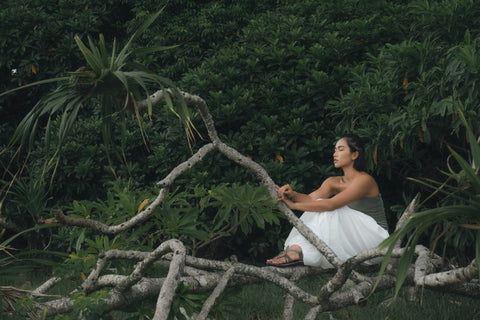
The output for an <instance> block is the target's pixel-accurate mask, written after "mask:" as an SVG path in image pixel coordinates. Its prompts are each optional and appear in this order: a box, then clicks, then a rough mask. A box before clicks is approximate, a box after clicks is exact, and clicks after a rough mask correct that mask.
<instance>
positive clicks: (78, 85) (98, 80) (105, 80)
mask: <svg viewBox="0 0 480 320" xmlns="http://www.w3.org/2000/svg"><path fill="white" fill-rule="evenodd" d="M162 11H163V9H162V10H160V11H158V12H157V13H155V14H153V15H152V16H151V17H150V18H149V19H147V20H146V21H145V22H144V23H143V24H142V25H141V27H140V28H139V29H138V30H137V31H136V32H135V33H134V34H133V35H132V37H131V38H130V39H129V41H128V42H127V43H126V45H125V46H124V47H123V48H121V50H118V48H117V46H118V45H117V43H116V41H114V42H113V46H112V49H111V51H108V50H107V46H106V43H105V39H104V37H103V35H102V34H100V36H99V41H98V44H97V45H96V44H95V43H94V41H93V40H92V39H91V38H90V37H89V38H88V46H87V45H86V44H85V43H84V42H83V41H82V40H81V39H80V37H78V36H75V42H76V44H77V45H78V48H79V49H80V50H81V52H82V54H83V57H84V58H85V62H86V65H85V66H83V67H81V68H79V69H78V70H76V71H74V72H70V73H68V74H67V75H66V76H64V77H59V78H54V79H48V80H43V81H38V82H35V83H32V84H28V85H25V86H23V87H20V88H16V89H14V90H10V91H8V92H5V93H3V94H1V95H5V94H8V93H11V92H13V91H17V90H21V89H26V88H28V87H31V86H35V85H41V84H46V83H52V82H57V83H59V85H58V87H57V88H56V89H55V90H54V91H53V92H51V93H48V94H47V95H45V96H44V97H42V98H41V99H40V100H39V101H38V103H37V104H36V105H35V106H34V107H33V108H32V110H31V111H30V112H29V113H28V114H27V115H26V117H25V118H24V119H23V120H22V121H21V122H20V124H19V125H18V127H17V129H16V131H15V133H14V135H13V137H12V139H11V145H15V144H17V143H18V144H20V146H28V148H31V147H32V145H33V143H34V141H35V137H36V133H37V131H38V127H39V126H40V123H41V122H40V121H42V120H41V119H43V118H45V117H47V121H46V125H45V141H46V143H47V145H48V144H49V143H50V132H51V123H52V120H55V119H58V122H59V129H58V142H57V149H56V151H57V152H58V151H59V150H60V149H61V147H62V144H63V143H64V142H65V138H66V137H67V135H68V134H69V132H70V131H71V129H72V127H73V125H74V123H75V121H76V119H77V116H78V114H79V112H80V111H81V110H89V111H90V109H92V108H97V107H98V108H100V114H101V120H102V128H103V132H102V135H103V139H104V143H105V145H106V146H107V147H109V146H111V144H112V124H113V120H114V119H115V120H116V121H117V122H118V123H121V124H123V126H122V128H124V125H125V121H126V117H127V115H128V114H129V113H131V112H133V113H134V114H135V115H136V116H137V118H138V123H139V125H140V128H141V132H142V136H143V129H142V124H141V123H142V122H141V121H140V114H139V110H138V108H137V101H140V100H147V102H148V103H147V105H148V115H149V116H150V117H152V113H153V111H152V104H151V103H150V101H149V96H150V94H151V93H152V92H153V91H156V90H159V89H162V90H164V92H163V94H164V96H165V101H166V105H167V106H168V108H169V109H170V110H171V111H173V112H174V113H175V114H176V115H177V116H178V117H179V118H180V120H181V121H182V123H183V124H184V126H185V130H186V133H187V137H188V138H189V139H190V138H192V136H193V129H194V126H193V124H192V122H191V119H190V115H189V110H188V108H187V106H186V103H185V101H184V100H183V99H182V95H181V94H180V92H179V90H178V89H177V88H176V87H175V85H174V84H173V83H172V81H170V80H169V79H167V78H165V77H162V76H160V75H158V74H155V73H153V72H151V71H148V69H147V68H146V67H145V66H143V65H141V64H139V63H136V62H134V61H133V58H132V57H133V56H134V54H148V53H152V52H156V51H160V50H165V49H169V48H172V47H174V46H170V47H164V46H156V47H150V48H144V49H140V50H134V49H132V44H133V41H134V40H135V39H136V38H137V37H138V36H139V35H140V34H141V33H142V32H143V31H144V30H145V29H147V28H148V27H149V26H150V25H151V24H152V23H153V22H154V21H155V19H157V17H158V16H159V15H160V13H161V12H162ZM165 89H168V90H165ZM1 95H0V96H1ZM57 117H58V118H57ZM124 132H125V131H124V130H122V133H124ZM144 138H145V137H144Z"/></svg>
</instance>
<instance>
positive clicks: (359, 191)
mask: <svg viewBox="0 0 480 320" xmlns="http://www.w3.org/2000/svg"><path fill="white" fill-rule="evenodd" d="M324 184H326V185H325V186H324V185H323V184H322V187H324V190H332V189H333V180H332V179H327V180H326V181H325V183H324ZM322 187H320V188H319V189H318V190H316V191H314V192H312V193H311V195H313V196H311V197H310V199H312V200H310V201H302V202H293V201H291V200H290V199H288V198H286V197H283V198H281V200H282V201H283V202H285V204H286V205H287V206H288V207H289V208H290V209H294V210H301V211H312V212H324V211H331V210H335V209H338V208H340V207H343V206H345V205H347V204H349V203H351V202H353V201H355V200H357V199H360V198H362V197H364V196H367V195H368V196H369V195H371V194H372V190H373V189H375V190H376V189H377V184H376V182H375V180H374V179H373V178H372V177H371V176H369V175H367V174H365V175H360V176H359V177H357V178H356V179H355V180H354V181H352V182H351V183H350V185H349V186H348V187H347V188H346V189H345V190H343V191H341V192H340V193H338V194H336V195H335V196H333V197H331V198H327V199H324V200H321V201H316V199H318V198H323V197H321V195H322V191H321V189H322Z"/></svg>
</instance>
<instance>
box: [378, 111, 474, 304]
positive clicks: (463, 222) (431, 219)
mask: <svg viewBox="0 0 480 320" xmlns="http://www.w3.org/2000/svg"><path fill="white" fill-rule="evenodd" d="M459 114H460V116H461V118H462V122H463V124H464V125H465V127H466V131H467V138H468V141H470V155H471V160H470V161H467V160H465V159H464V158H463V157H462V156H460V155H459V154H458V153H457V152H456V151H455V150H453V149H452V148H451V147H449V150H450V152H451V153H452V156H453V157H454V158H455V160H456V161H457V164H458V166H459V171H456V170H455V169H454V168H453V167H452V166H450V165H449V172H445V174H446V175H447V177H448V180H447V181H446V182H437V181H434V180H431V179H429V180H427V181H426V182H423V183H424V184H426V185H427V186H430V187H433V188H436V190H437V191H438V192H442V193H444V194H445V195H446V198H445V200H444V203H443V204H442V205H441V206H439V207H437V208H434V209H430V210H424V211H421V212H417V213H415V214H414V215H413V216H412V217H411V218H410V219H409V220H408V222H407V223H406V224H405V226H404V227H402V228H400V229H398V230H397V231H395V232H394V233H393V234H392V235H391V236H390V237H389V238H388V239H387V240H385V241H384V242H383V243H382V244H381V245H380V247H381V248H387V247H388V251H387V254H386V256H385V260H384V262H383V264H382V268H381V271H380V274H382V273H383V271H384V270H385V267H386V265H387V263H388V260H389V259H390V256H391V253H392V250H393V249H394V246H395V244H396V243H397V242H398V241H401V240H402V239H403V238H404V237H407V241H406V245H405V247H406V251H405V253H404V254H403V255H402V256H401V258H400V261H399V266H398V272H397V283H396V289H395V296H397V294H398V292H399V290H400V288H401V287H402V284H403V282H404V281H405V278H406V276H407V272H408V269H409V267H410V264H411V261H412V259H413V255H414V252H415V246H416V245H417V243H419V239H420V236H422V234H423V233H425V232H426V231H427V230H429V229H430V228H431V227H432V226H436V225H439V226H440V228H441V229H440V231H441V233H440V235H439V236H438V237H437V238H436V239H432V240H433V241H432V247H433V249H435V247H436V245H437V241H438V238H440V237H441V236H445V237H446V238H447V240H448V239H449V238H453V237H455V236H458V234H459V232H458V229H457V228H451V226H452V225H454V226H457V227H460V228H466V229H470V230H472V231H474V232H475V233H474V239H475V240H474V246H475V256H476V260H477V263H479V262H480V232H479V231H478V230H479V226H478V221H479V211H480V200H479V197H478V195H479V194H480V175H479V167H478V163H480V144H479V141H477V139H476V138H475V136H474V135H473V132H472V129H471V127H470V125H469V123H468V122H467V121H466V119H465V117H464V116H463V113H462V112H461V111H460V113H459ZM450 180H452V181H453V182H455V184H454V185H450V184H448V182H449V181H450ZM419 182H421V181H419ZM442 229H443V230H442ZM465 238H466V237H465ZM479 276H480V272H479Z"/></svg>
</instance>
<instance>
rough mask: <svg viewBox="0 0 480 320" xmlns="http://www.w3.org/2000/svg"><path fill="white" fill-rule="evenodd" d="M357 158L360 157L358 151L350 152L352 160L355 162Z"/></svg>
mask: <svg viewBox="0 0 480 320" xmlns="http://www.w3.org/2000/svg"><path fill="white" fill-rule="evenodd" d="M359 156H360V152H358V151H354V152H352V160H357V158H358V157H359Z"/></svg>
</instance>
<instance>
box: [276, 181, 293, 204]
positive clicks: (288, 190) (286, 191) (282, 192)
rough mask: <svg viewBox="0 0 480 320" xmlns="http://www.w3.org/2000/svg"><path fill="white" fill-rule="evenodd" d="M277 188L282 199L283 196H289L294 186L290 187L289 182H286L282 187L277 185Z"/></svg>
mask: <svg viewBox="0 0 480 320" xmlns="http://www.w3.org/2000/svg"><path fill="white" fill-rule="evenodd" d="M275 188H276V189H277V194H278V197H279V200H280V199H282V198H285V197H286V198H289V197H290V196H291V195H292V193H293V190H292V188H290V185H288V184H286V185H284V186H282V187H279V186H275Z"/></svg>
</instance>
